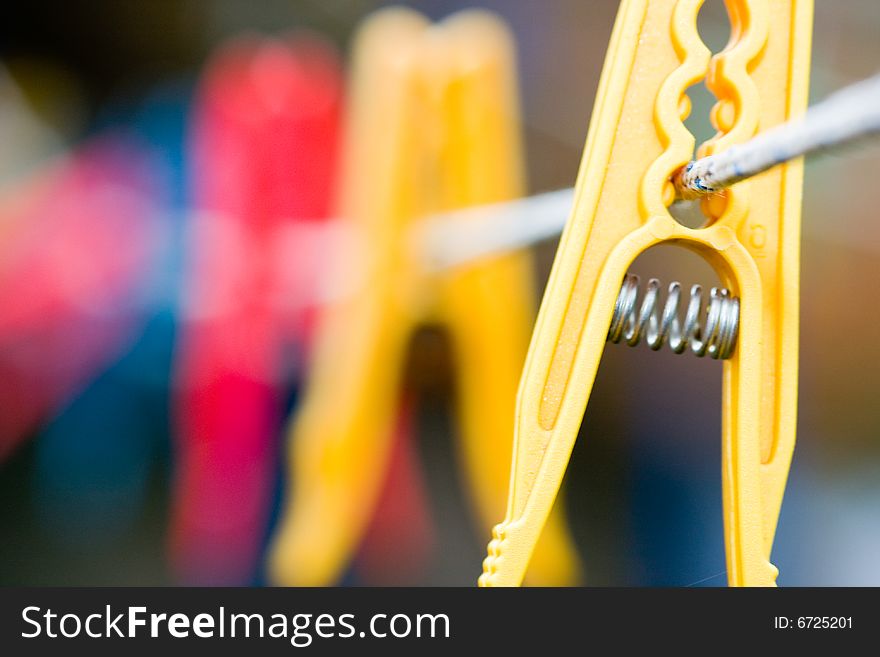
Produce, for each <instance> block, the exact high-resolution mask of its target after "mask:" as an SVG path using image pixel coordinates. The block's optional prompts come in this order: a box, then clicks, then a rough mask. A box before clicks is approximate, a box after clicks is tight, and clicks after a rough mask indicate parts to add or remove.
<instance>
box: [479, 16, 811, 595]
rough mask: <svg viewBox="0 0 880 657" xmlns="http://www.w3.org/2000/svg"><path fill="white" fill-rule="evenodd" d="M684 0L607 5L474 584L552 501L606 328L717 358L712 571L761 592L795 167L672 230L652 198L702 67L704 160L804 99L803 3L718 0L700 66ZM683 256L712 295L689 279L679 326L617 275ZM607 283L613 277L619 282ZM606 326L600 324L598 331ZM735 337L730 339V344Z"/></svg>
mask: <svg viewBox="0 0 880 657" xmlns="http://www.w3.org/2000/svg"><path fill="white" fill-rule="evenodd" d="M701 4H702V3H701V0H651V1H648V0H624V2H622V3H621V7H620V11H619V14H618V17H617V22H616V23H615V26H614V31H613V33H612V37H611V45H610V47H609V51H608V56H607V59H606V62H605V67H604V69H603V72H602V79H601V82H600V85H599V90H598V93H597V95H596V106H595V109H594V111H593V116H592V120H591V124H590V130H589V134H588V137H587V144H586V149H585V151H584V156H583V161H582V163H581V169H580V173H579V175H578V179H577V184H576V187H575V204H574V208H573V211H572V214H571V216H570V218H569V221H568V224H567V226H566V229H565V232H564V233H563V236H562V241H561V243H560V246H559V251H558V253H557V257H556V262H555V264H554V266H553V271H552V273H551V276H550V281H549V284H548V288H547V291H546V293H545V297H544V301H543V304H542V306H541V311H540V313H539V316H538V321H537V325H536V329H535V333H534V336H533V338H532V343H531V347H530V351H529V355H528V358H527V361H526V366H525V370H524V373H523V378H522V381H521V384H520V392H519V398H518V407H517V412H516V429H515V443H516V444H515V447H514V465H513V473H512V477H511V484H510V494H509V499H508V510H507V516H506V518H505V519H504V521H503V522H502V523H501V524H500V525H498V526H497V527H496V528H495V530H494V533H493V535H494V538H493V540H492V542H491V543H490V544H489V556H488V558H487V559H486V560H485V562H484V568H483V575H482V576H481V577H480V584H481V585H483V586H505V585H507V586H515V585H518V584H519V583H520V582H521V580H522V577H523V573H524V572H525V570H526V567H527V565H528V563H529V560H530V558H531V556H532V551H533V548H534V546H535V544H536V542H537V541H538V537H539V536H540V534H541V530H542V527H543V526H544V522H545V519H546V518H547V516H548V514H549V513H550V510H551V508H552V506H553V501H554V499H555V497H556V493H557V490H558V488H559V485H560V482H561V481H562V476H563V473H564V471H565V468H566V465H567V463H568V459H569V456H570V454H571V450H572V446H573V444H574V440H575V436H576V435H577V433H578V428H579V426H580V423H581V418H582V416H583V412H584V409H585V407H586V404H587V400H588V398H589V396H590V390H591V388H592V385H593V381H594V378H595V375H596V369H597V367H598V365H599V359H600V357H601V355H602V350H603V348H604V345H605V342H606V338H607V339H611V340H612V341H618V340H621V339H625V340H626V341H627V342H628V343H630V344H635V343H637V342H638V341H639V339H640V338H641V337H645V338H646V339H647V341H648V343H649V344H650V345H651V346H652V347H654V348H659V347H660V346H661V344H662V343H663V342H664V341H666V340H668V341H669V343H670V346H671V347H672V348H673V349H674V350H675V351H679V352H680V351H683V350H684V349H685V348H687V347H690V349H691V350H692V351H694V352H695V353H697V354H698V355H702V354H704V353H709V354H710V355H712V356H713V357H716V358H722V359H729V360H726V361H725V363H724V393H723V401H722V404H723V447H722V486H723V504H724V530H725V545H726V552H727V574H728V581H729V583H730V584H731V585H735V586H743V585H750V586H771V585H774V584H775V580H776V575H777V570H776V568H775V567H774V566H773V565H772V564H771V563H770V551H771V547H772V544H773V536H774V533H775V531H776V522H777V519H778V517H779V508H780V505H781V503H782V496H783V492H784V489H785V483H786V479H787V476H788V468H789V464H790V462H791V455H792V450H793V448H794V440H795V420H796V411H797V352H798V286H799V270H798V267H799V264H798V258H799V238H800V201H801V187H802V172H801V167H802V165H801V162H800V161H799V160H798V161H793V162H791V163H788V164H785V165H782V166H779V167H777V168H775V169H771V170H770V171H767V172H765V173H762V174H760V175H758V176H756V177H754V178H752V179H750V180H746V181H743V182H739V183H737V184H736V185H734V186H733V187H731V188H730V189H728V190H727V191H726V192H723V193H719V194H714V195H711V196H708V197H706V199H705V200H704V202H703V211H704V214H705V215H706V223H705V225H704V226H703V227H701V228H697V229H691V228H687V227H685V226H683V225H681V224H679V223H678V222H676V220H675V219H674V218H673V217H672V215H671V214H670V213H669V210H668V207H669V206H670V205H671V203H672V202H673V200H674V198H675V195H676V194H675V187H674V184H673V182H672V180H673V179H674V177H675V176H676V175H677V173H678V172H679V171H681V170H682V167H684V166H685V165H686V164H687V163H688V161H689V160H691V158H692V157H693V152H694V151H693V149H694V141H695V140H694V137H693V136H692V135H691V134H690V133H689V131H688V130H687V129H686V128H685V126H684V124H683V120H684V118H686V117H687V115H688V113H689V111H690V103H689V102H688V98H687V96H686V95H685V91H686V89H687V88H688V87H689V86H691V85H692V84H694V83H696V82H698V81H700V80H701V79H703V78H706V83H707V86H708V87H709V89H710V90H711V91H712V92H713V93H714V94H715V96H716V97H717V99H718V102H717V104H716V105H715V107H714V109H713V112H712V120H713V124H714V126H715V127H716V128H717V130H718V134H717V135H716V136H715V137H714V138H713V139H712V140H710V141H709V142H708V143H706V144H704V145H703V146H702V148H701V151H700V153H699V154H700V155H710V154H712V153H714V152H718V151H721V150H724V149H727V148H729V147H731V146H733V145H735V144H738V143H742V142H744V141H746V140H748V139H750V138H751V137H753V136H754V135H755V134H756V133H758V132H761V131H764V130H766V129H767V128H770V127H772V126H774V125H777V124H779V123H782V122H784V121H786V120H788V119H791V118H792V117H794V116H797V115H799V114H800V113H801V112H802V111H803V110H804V108H805V106H806V101H807V87H808V73H809V58H810V39H811V24H812V4H811V2H810V0H727V2H726V5H727V9H728V13H729V15H730V20H731V24H732V30H731V32H732V33H731V39H730V42H729V43H728V45H727V47H726V48H725V49H724V51H723V52H721V53H719V54H717V55H715V56H714V57H712V58H711V60H710V53H709V51H708V49H707V48H706V46H705V45H704V44H703V43H702V41H701V40H700V37H699V34H698V32H697V27H696V19H697V12H698V11H699V8H700V5H701ZM664 242H671V243H676V244H679V245H681V246H683V247H685V248H687V249H690V250H692V251H695V252H696V253H698V254H700V255H701V256H703V257H704V258H706V260H707V261H708V262H709V263H710V264H711V265H712V266H713V267H714V269H715V270H716V271H717V273H718V275H719V277H720V279H721V281H722V283H723V284H724V285H725V286H726V287H727V288H729V292H728V291H714V294H713V296H712V299H711V300H710V302H709V304H708V306H707V308H706V310H705V312H704V310H703V307H702V304H701V303H700V302H699V290H692V292H691V294H692V301H693V300H694V299H696V301H697V302H696V303H691V304H690V305H689V307H688V313H687V314H686V317H685V319H684V321H681V319H680V317H679V316H678V299H679V291H678V289H677V287H674V288H670V292H669V297H667V303H666V304H665V306H664V308H663V311H664V312H663V313H662V315H661V313H660V312H659V307H660V303H659V297H658V296H657V293H658V284H657V282H656V281H651V283H649V285H648V289H647V292H646V296H645V298H644V300H643V302H642V304H641V305H639V304H638V303H637V293H638V288H637V280H636V279H634V278H632V277H627V278H626V279H624V274H625V273H626V270H627V268H628V267H629V265H630V264H631V263H632V261H633V260H634V259H635V258H636V256H638V255H639V254H640V253H642V252H643V251H644V250H646V249H648V248H649V247H651V246H653V245H655V244H659V243H664ZM621 280H624V286H623V289H622V290H621ZM609 327H610V329H609ZM737 339H738V343H737Z"/></svg>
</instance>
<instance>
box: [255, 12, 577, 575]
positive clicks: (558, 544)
mask: <svg viewBox="0 0 880 657" xmlns="http://www.w3.org/2000/svg"><path fill="white" fill-rule="evenodd" d="M513 66H514V63H513V46H512V42H511V39H510V36H509V34H508V32H507V30H506V29H505V28H504V26H503V25H502V24H501V23H500V22H499V20H498V19H496V18H495V17H493V16H492V15H490V14H488V13H485V12H482V11H467V12H463V13H460V14H458V15H456V16H454V17H452V18H450V19H447V20H445V21H444V22H442V23H439V24H437V25H433V26H432V25H429V23H428V22H427V21H426V20H425V19H424V18H423V17H422V16H420V15H419V14H417V13H415V12H413V11H410V10H404V9H398V8H395V9H389V10H383V11H381V12H379V13H377V14H376V15H375V16H374V17H373V18H371V19H370V20H368V21H367V22H366V24H365V25H364V27H363V28H362V29H361V31H360V34H359V37H358V38H357V40H356V45H355V49H354V71H353V77H352V87H351V92H350V93H351V97H350V125H349V134H348V146H349V149H350V152H349V153H348V154H347V162H346V166H347V171H346V172H345V183H344V195H345V198H344V200H343V207H342V216H344V217H347V218H349V221H351V225H352V228H353V230H356V231H357V234H358V235H360V236H361V239H362V240H363V242H364V246H365V251H366V252H367V256H368V259H369V262H368V263H367V265H366V266H365V269H366V271H365V273H364V274H363V275H362V277H361V279H362V280H361V283H360V284H361V286H362V287H361V288H360V289H359V290H358V291H357V292H356V293H354V294H352V295H351V296H350V297H349V298H347V299H345V300H344V301H342V302H341V303H338V304H336V305H335V307H332V308H331V309H330V310H329V311H328V313H327V315H326V317H325V319H324V322H323V324H322V326H321V327H320V330H319V334H318V336H317V347H316V353H315V356H314V360H313V364H312V368H311V374H310V380H309V384H308V389H307V393H306V396H305V399H304V402H303V406H302V407H301V409H300V410H299V413H298V415H297V417H296V418H295V421H294V423H293V426H292V430H291V434H290V439H291V468H292V473H293V474H292V482H293V489H292V491H290V493H289V494H288V496H287V500H286V504H285V510H284V513H283V516H282V520H281V523H280V528H279V530H278V532H277V535H276V536H275V538H274V542H273V546H272V549H271V556H270V560H271V563H270V568H271V573H272V575H273V577H274V580H275V581H276V582H279V583H282V584H288V585H328V584H332V583H334V582H335V581H336V580H337V579H338V578H339V576H340V575H341V573H342V571H343V569H344V568H345V567H346V566H347V564H348V563H349V561H350V560H351V558H352V556H353V554H354V552H355V550H356V549H357V547H358V544H359V542H360V540H361V538H362V536H363V534H364V531H365V528H366V525H367V522H368V520H369V518H370V517H371V515H372V514H373V513H374V510H375V506H376V502H377V496H378V492H379V489H380V485H381V483H382V481H383V479H384V476H385V471H386V468H387V465H388V457H389V452H390V447H391V438H392V433H393V424H394V419H395V415H396V412H397V409H398V399H399V388H400V385H401V377H402V370H403V369H404V360H405V358H406V353H407V348H408V345H409V341H410V339H411V336H412V334H413V331H414V330H415V328H416V327H417V326H418V325H420V324H422V323H426V322H431V323H439V324H442V325H443V326H445V327H446V328H447V329H448V331H449V332H450V334H451V336H452V345H453V352H454V356H455V359H456V362H457V368H456V371H457V373H458V380H457V384H456V390H457V394H458V399H457V405H458V417H459V429H460V434H461V437H462V441H461V456H462V463H463V466H464V469H465V472H466V480H467V481H468V482H469V484H470V487H471V491H472V497H473V499H474V502H475V506H476V509H477V512H478V517H479V519H480V520H481V523H480V524H481V526H484V527H485V530H486V531H488V528H489V527H491V526H492V523H493V522H494V521H495V520H496V519H497V518H498V515H499V514H500V513H501V512H502V511H503V509H504V503H505V499H504V494H503V493H504V490H505V487H506V483H507V481H508V476H509V464H510V458H511V441H510V435H511V433H512V431H513V410H514V405H515V397H516V386H517V382H518V380H519V375H520V372H521V369H522V364H523V361H524V358H525V353H526V349H527V346H528V339H529V331H530V327H531V321H532V318H533V316H534V315H533V313H534V309H533V306H532V304H533V302H532V300H531V299H532V298H533V296H532V295H533V289H532V283H531V261H530V258H529V257H528V255H527V254H524V253H519V254H513V255H509V256H504V257H501V258H497V259H494V260H491V261H486V262H483V263H477V264H474V265H473V266H470V267H468V268H466V269H461V270H458V271H454V272H452V273H443V272H439V273H438V272H432V271H431V268H430V267H429V266H427V265H428V263H427V262H426V260H425V258H424V257H423V255H422V254H421V253H420V252H419V251H418V250H417V249H415V250H414V249H413V246H412V244H413V240H412V233H413V231H412V228H413V226H414V225H415V223H416V221H417V220H419V218H421V217H422V216H424V215H426V214H429V213H433V212H438V211H442V210H447V209H452V208H456V207H462V206H467V205H472V204H481V203H489V202H495V201H502V200H508V199H511V198H515V197H517V196H519V195H521V193H522V191H523V165H522V149H521V144H520V140H519V135H518V123H519V116H518V110H517V104H516V89H515V78H514V68H513ZM532 573H533V575H534V581H535V582H539V583H542V584H567V583H571V582H572V581H574V579H575V576H576V573H577V560H576V551H575V550H574V548H573V546H572V543H571V540H570V538H569V536H568V534H567V533H566V531H565V529H564V527H563V525H562V523H561V522H560V520H559V519H556V520H552V521H551V523H550V524H549V525H548V531H547V532H545V539H544V540H543V541H542V547H540V548H539V549H538V551H537V552H536V559H535V563H534V564H533V568H532Z"/></svg>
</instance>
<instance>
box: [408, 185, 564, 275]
mask: <svg viewBox="0 0 880 657" xmlns="http://www.w3.org/2000/svg"><path fill="white" fill-rule="evenodd" d="M573 199H574V189H573V188H571V187H569V188H568V189H560V190H558V191H555V192H545V193H543V194H537V195H535V196H530V197H528V198H523V199H518V200H516V201H508V202H506V203H493V204H491V205H479V206H474V207H471V208H466V209H464V210H456V211H454V212H449V213H444V214H437V215H432V216H430V217H427V218H426V219H423V220H422V221H420V222H419V223H418V224H417V227H416V229H415V231H414V235H413V238H414V240H415V242H416V248H419V249H420V252H421V253H423V254H425V256H426V258H427V260H428V262H427V266H428V267H429V268H431V269H434V270H442V269H449V268H452V267H457V266H459V265H463V264H467V263H469V262H472V261H474V260H479V259H481V258H484V257H487V256H491V255H497V254H499V253H505V252H508V251H515V250H517V249H521V248H524V247H527V246H529V245H531V244H534V243H536V242H540V241H541V240H545V239H549V238H551V237H554V236H556V235H558V234H559V233H561V232H562V229H563V228H564V227H565V222H566V220H567V219H568V213H569V211H570V210H571V206H572V201H573Z"/></svg>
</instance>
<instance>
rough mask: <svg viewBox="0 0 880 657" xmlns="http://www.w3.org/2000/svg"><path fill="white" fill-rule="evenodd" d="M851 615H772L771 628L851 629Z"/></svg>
mask: <svg viewBox="0 0 880 657" xmlns="http://www.w3.org/2000/svg"><path fill="white" fill-rule="evenodd" d="M852 626H853V621H852V616H797V617H790V616H774V617H773V629H776V630H787V629H798V630H851V629H852Z"/></svg>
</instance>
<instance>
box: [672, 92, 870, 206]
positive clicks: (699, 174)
mask: <svg viewBox="0 0 880 657" xmlns="http://www.w3.org/2000/svg"><path fill="white" fill-rule="evenodd" d="M878 132H880V75H876V76H874V77H872V78H868V79H867V80H863V81H862V82H858V83H856V84H854V85H851V86H849V87H846V88H844V89H842V90H840V91H838V92H836V93H834V94H832V95H830V96H829V97H828V98H826V99H825V100H824V101H822V102H820V103H817V104H816V105H813V106H812V107H810V109H808V110H807V112H806V114H804V116H803V117H801V118H800V119H796V120H794V121H790V122H788V123H784V124H782V125H779V126H776V127H774V128H771V129H770V130H767V131H766V132H763V133H761V134H759V135H758V136H756V137H755V138H754V139H751V140H750V141H747V142H746V143H744V144H738V145H735V146H731V147H730V148H728V149H726V150H724V151H722V152H720V153H718V154H716V155H710V156H709V157H704V158H702V159H700V160H696V161H695V162H691V163H690V164H688V165H687V166H686V167H685V168H684V169H683V170H682V172H681V175H679V176H678V177H677V179H676V181H675V182H676V188H677V191H678V195H679V196H680V197H681V198H683V199H692V198H698V197H700V196H705V195H706V194H711V193H712V192H717V191H720V190H721V189H723V188H725V187H729V186H730V185H732V184H734V183H736V182H739V181H740V180H744V179H745V178H749V177H751V176H754V175H756V174H759V173H761V172H763V171H766V170H767V169H770V168H771V167H773V166H775V165H777V164H781V163H783V162H787V161H789V160H792V159H794V158H796V157H800V156H802V155H807V154H810V153H817V152H820V151H824V150H828V149H830V148H834V147H839V146H844V145H846V144H848V143H850V142H853V141H855V140H856V139H861V138H863V137H866V136H868V135H871V134H876V133H878Z"/></svg>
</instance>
